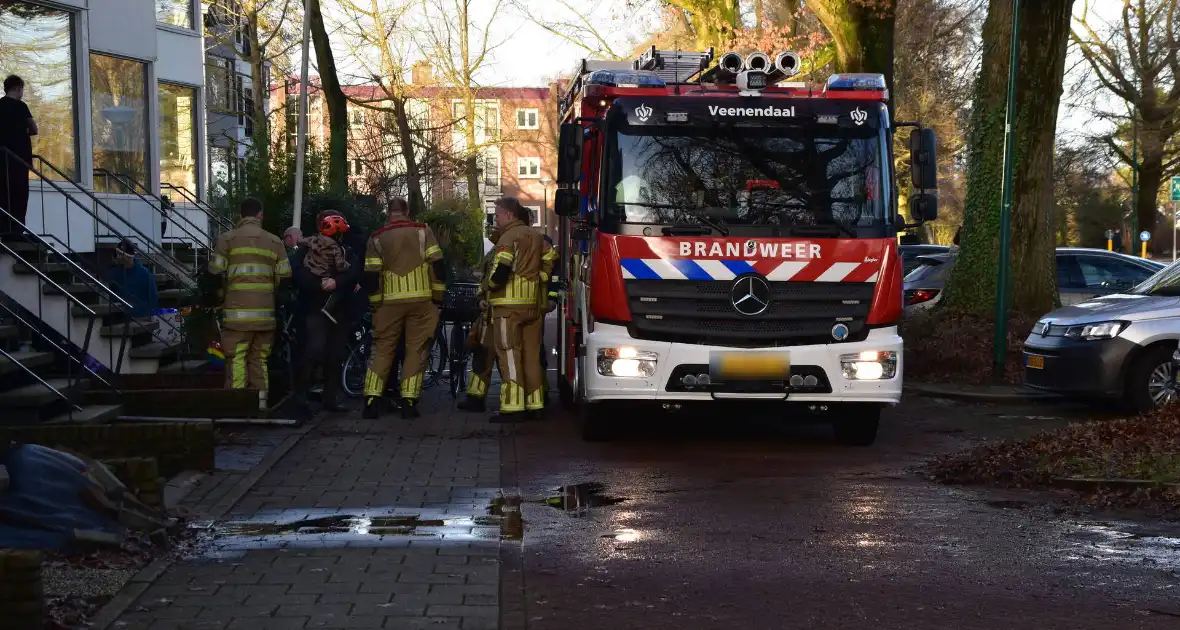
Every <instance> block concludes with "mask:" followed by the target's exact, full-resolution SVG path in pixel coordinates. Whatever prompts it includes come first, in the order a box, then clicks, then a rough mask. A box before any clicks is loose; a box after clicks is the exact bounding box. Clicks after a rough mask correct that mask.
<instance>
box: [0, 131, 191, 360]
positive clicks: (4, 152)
mask: <svg viewBox="0 0 1180 630" xmlns="http://www.w3.org/2000/svg"><path fill="white" fill-rule="evenodd" d="M0 156H3V157H4V158H5V159H6V160H16V161H17V162H18V163H19V164H22V165H24V166H25V168H27V169H28V170H29V172H31V173H33V174H34V175H36V176H37V177H38V178H39V180H40V181H41V183H42V184H46V185H48V186H49V187H50V188H52V189H53V190H55V191H57V192H58V193H60V194H61V196H62V197H63V198H64V199H65V200H66V201H67V202H68V203H71V204H73V205H75V206H77V207H78V208H81V209H82V211H83V212H85V213H86V214H87V215H89V216H90V217H91V218H92V219H94V221H95V223H96V224H98V225H101V226H102V227H104V228H106V229H107V231H108V232H110V233H111V235H112V236H113V237H115V238H120V239H121V238H124V235H123V234H121V233H120V232H119V231H118V230H116V229H115V228H114V227H113V226H112V225H111V224H110V223H109V222H107V221H105V220H104V219H103V218H102V217H100V216H99V214H98V212H96V211H94V210H92V209H90V208H88V207H87V206H86V204H84V203H82V202H81V201H79V200H78V199H76V198H75V197H74V196H73V195H72V194H71V193H70V192H69V191H67V190H66V189H65V188H64V187H62V186H61V185H60V184H59V183H58V182H56V181H54V180H52V179H49V178H47V177H46V176H45V174H44V173H43V172H42V171H40V170H39V169H36V168H34V167H33V166H32V165H31V164H29V163H28V162H26V161H24V160H23V159H21V158H20V156H17V155H16V154H15V153H13V152H12V151H11V150H10V149H8V148H7V147H2V146H0ZM33 158H34V160H36V161H38V162H39V163H40V164H43V165H45V166H47V167H48V168H49V170H51V171H52V172H54V173H55V174H57V175H58V176H59V177H61V178H62V179H63V180H64V181H69V182H71V183H72V184H73V185H74V186H73V187H75V188H76V190H77V192H79V193H81V194H82V195H84V196H86V197H88V198H89V199H90V200H91V201H92V202H93V203H94V204H95V205H96V206H97V207H101V208H102V209H104V210H105V211H106V213H107V216H113V217H115V218H116V219H118V220H119V221H120V222H121V223H123V224H124V225H125V226H127V228H129V229H130V230H131V231H132V232H133V233H134V234H136V235H137V236H139V237H140V239H142V241H143V246H144V248H145V249H146V250H147V252H148V256H149V257H156V258H153V262H155V263H156V265H155V266H156V267H157V269H156V270H157V271H162V272H163V274H164V275H165V276H167V277H168V278H169V279H171V280H172V281H173V282H175V283H176V285H177V286H178V287H180V288H182V289H186V290H188V289H192V288H194V287H195V286H196V279H195V278H196V276H197V274H199V273H200V270H199V269H196V270H194V273H193V276H191V277H190V276H187V275H181V274H178V273H177V272H176V270H177V269H183V268H184V264H183V263H181V262H180V261H179V260H177V259H176V257H175V256H173V255H171V254H169V253H168V252H167V251H165V250H164V249H163V247H162V246H160V245H157V244H156V243H155V242H154V241H152V240H151V238H150V237H148V236H147V235H146V234H144V233H143V232H142V231H141V230H139V229H138V228H136V227H135V226H134V225H131V223H130V222H128V221H127V220H126V219H124V218H123V217H122V216H120V215H119V214H118V213H116V212H115V211H114V210H113V209H112V208H111V207H110V206H108V205H107V204H106V203H104V202H103V201H102V200H101V199H99V198H98V197H96V196H95V195H94V193H92V192H90V191H89V190H86V189H85V188H83V187H82V186H81V185H80V184H78V182H75V181H73V180H71V179H70V178H69V176H68V175H66V174H65V173H64V172H63V171H62V170H61V169H59V168H58V167H56V166H54V165H53V164H52V163H51V162H49V161H47V160H45V159H44V158H43V157H41V156H39V155H34V156H33ZM157 211H159V210H158V209H157ZM5 214H7V213H5ZM8 216H9V217H11V215H8ZM44 216H45V211H44V197H42V230H43V231H44ZM65 219H66V235H67V238H69V234H70V212H69V209H68V208H67V210H66V212H65ZM13 220H15V218H13ZM25 228H26V229H27V230H28V232H29V233H32V232H33V230H32V229H31V228H30V226H28V224H27V223H26V224H25ZM34 236H35V237H36V238H37V240H38V241H40V242H41V243H43V244H46V245H48V246H49V250H50V251H53V252H54V253H56V254H58V255H59V257H60V258H61V259H62V260H63V261H66V263H67V264H68V265H71V266H72V267H73V268H75V269H78V270H81V271H83V272H84V273H85V277H86V278H87V279H89V280H91V281H92V282H93V285H92V286H93V288H95V290H96V291H98V292H99V293H100V295H102V294H106V295H109V296H110V295H113V296H114V297H115V298H117V301H112V304H113V305H115V306H117V307H119V309H120V310H121V311H123V313H124V315H125V316H126V321H125V327H124V336H123V340H122V344H121V345H120V350H119V357H118V360H117V362H116V368H115V370H114V371H115V372H116V373H118V372H119V369H120V368H121V367H122V363H123V357H124V354H125V349H126V348H125V345H126V342H127V332H128V331H129V327H130V325H131V324H134V325H135V326H136V328H137V329H138V330H139V331H140V332H147V333H149V334H150V335H151V336H152V338H153V339H154V340H156V341H159V342H161V343H162V344H164V345H165V346H166V347H168V348H169V349H178V350H180V351H181V353H182V354H183V352H182V351H183V347H178V346H177V344H174V343H172V342H171V341H169V340H168V338H166V337H165V336H163V335H162V334H161V333H159V332H158V331H157V330H155V329H150V330H149V329H148V328H147V326H145V325H144V324H143V323H142V322H140V321H139V320H138V318H136V317H135V316H134V308H133V307H132V306H131V304H130V303H128V302H127V301H126V300H123V299H122V297H120V296H118V294H117V293H115V292H114V291H113V290H112V289H111V288H110V287H108V286H107V285H106V284H105V283H103V282H101V281H99V280H98V279H97V278H96V277H95V274H94V273H90V272H88V271H86V270H85V269H82V267H81V266H80V264H79V263H78V261H77V260H76V259H77V258H79V257H78V255H77V252H75V251H74V250H73V248H71V247H70V245H69V243H68V242H65V241H62V240H61V239H60V238H58V237H57V236H55V235H52V234H44V233H42V234H34ZM47 238H48V239H52V240H54V241H56V242H57V243H58V244H60V247H54V246H52V245H49V243H48V242H47V241H46V240H45V239H47ZM60 250H64V251H60ZM153 250H154V251H153ZM63 291H64V289H63ZM159 321H160V322H161V323H163V324H164V325H165V326H166V327H167V329H169V330H171V331H172V332H178V331H180V328H179V327H177V326H176V325H175V324H174V323H173V322H171V321H170V320H166V319H160V320H159ZM178 336H179V337H181V338H183V335H178ZM184 365H185V363H184V361H181V366H182V368H183V367H184Z"/></svg>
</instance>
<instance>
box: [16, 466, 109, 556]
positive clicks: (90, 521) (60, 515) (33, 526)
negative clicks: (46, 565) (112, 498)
mask: <svg viewBox="0 0 1180 630" xmlns="http://www.w3.org/2000/svg"><path fill="white" fill-rule="evenodd" d="M0 465H3V466H5V467H6V468H7V469H8V477H9V486H8V489H7V490H0V548H11V549H56V550H63V551H65V550H69V549H70V548H71V546H72V544H73V543H72V540H73V539H72V534H73V531H74V530H75V529H81V530H101V531H105V532H109V533H112V534H114V533H119V532H120V531H121V529H122V528H121V527H120V526H119V524H118V523H117V522H116V521H115V520H114V519H113V518H109V517H107V516H106V515H104V514H102V513H100V512H99V511H97V510H95V509H94V508H92V507H90V506H89V505H87V504H86V502H85V500H84V498H83V497H84V495H85V494H86V493H87V492H88V491H90V490H96V491H97V492H98V493H100V494H101V493H102V492H103V489H102V487H101V486H100V485H99V484H98V483H96V482H95V481H94V480H93V479H91V478H90V476H89V475H88V474H87V467H86V464H85V463H84V462H83V461H82V460H80V459H78V458H77V457H74V456H73V455H70V454H68V453H63V452H61V451H57V450H54V449H51V448H46V447H44V446H37V445H35V444H24V445H21V446H17V447H15V448H11V449H4V450H0Z"/></svg>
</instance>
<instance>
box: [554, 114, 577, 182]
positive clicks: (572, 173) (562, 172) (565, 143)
mask: <svg viewBox="0 0 1180 630" xmlns="http://www.w3.org/2000/svg"><path fill="white" fill-rule="evenodd" d="M582 133H583V132H582V125H580V124H578V123H564V124H562V125H561V133H560V136H559V138H558V146H557V183H558V184H565V185H568V186H573V185H575V184H577V183H578V177H579V176H580V175H581V172H582Z"/></svg>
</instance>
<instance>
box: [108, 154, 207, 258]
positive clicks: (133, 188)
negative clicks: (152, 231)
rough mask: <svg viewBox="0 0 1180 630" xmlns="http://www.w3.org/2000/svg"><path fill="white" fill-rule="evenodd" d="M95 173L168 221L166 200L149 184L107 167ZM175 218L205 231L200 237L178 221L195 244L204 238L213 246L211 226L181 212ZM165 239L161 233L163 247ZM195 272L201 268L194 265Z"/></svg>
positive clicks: (200, 231) (195, 228)
mask: <svg viewBox="0 0 1180 630" xmlns="http://www.w3.org/2000/svg"><path fill="white" fill-rule="evenodd" d="M94 174H95V175H98V176H100V177H104V178H106V179H113V180H115V181H116V182H117V183H118V184H119V185H120V186H122V187H123V189H124V190H126V191H127V192H128V193H129V194H132V195H135V196H136V197H138V198H139V200H140V201H142V202H144V203H146V204H147V205H148V207H149V208H151V209H153V210H155V211H156V212H159V213H160V217H161V219H162V220H164V221H165V222H167V220H168V218H169V217H168V212H167V211H165V210H164V200H163V199H160V198H159V197H157V196H156V195H155V194H153V193H152V191H150V190H148V188H147V186H144V185H143V184H142V183H140V182H139V181H136V180H135V179H134V178H133V177H130V176H128V175H124V174H122V173H115V172H113V171H109V170H107V169H105V168H95V169H94ZM145 193H146V194H145ZM149 195H150V197H151V198H150V199H149V198H148V196H149ZM153 199H154V200H155V201H154V202H153V201H152V200H153ZM156 204H158V205H156ZM173 218H176V219H182V220H183V221H184V222H185V223H187V224H188V225H189V226H190V227H192V228H193V229H194V230H196V231H197V233H199V234H200V233H203V234H202V236H201V237H198V236H197V235H196V234H193V233H192V232H190V231H189V230H187V229H186V228H185V227H184V226H183V225H181V224H180V223H179V222H177V224H176V225H177V227H179V228H180V229H181V231H182V232H184V234H185V235H186V236H188V237H189V238H190V239H192V242H193V243H194V244H197V243H200V242H202V240H205V241H207V242H208V243H209V245H208V247H209V248H212V245H213V242H212V239H213V236H212V235H211V234H210V233H209V226H205V229H204V230H202V229H201V228H200V227H198V226H197V225H196V224H195V223H193V222H192V221H189V220H188V217H185V216H184V215H183V214H180V213H174V216H173ZM163 240H164V235H163V234H160V241H161V242H160V246H161V247H163V245H164V243H163ZM195 264H196V263H195V261H194V265H195ZM193 272H194V273H199V272H200V269H197V268H195V267H194V269H193Z"/></svg>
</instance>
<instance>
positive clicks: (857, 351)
mask: <svg viewBox="0 0 1180 630" xmlns="http://www.w3.org/2000/svg"><path fill="white" fill-rule="evenodd" d="M725 353H731V354H730V355H729V356H733V354H732V353H740V354H739V355H738V356H739V358H742V359H746V360H751V361H752V362H753V363H754V364H772V365H773V364H776V362H777V363H778V364H780V365H781V364H783V363H788V362H789V368H788V372H787V373H785V374H783V375H782V376H780V377H770V378H767V379H766V380H746V379H742V380H735V379H724V378H721V375H720V374H717V373H716V372H718V371H719V370H718V368H717V367H715V366H717V365H718V363H717V360H718V357H719V356H721V355H723V354H725ZM763 353H765V354H764V355H763ZM784 354H785V357H784ZM759 355H763V356H759ZM784 358H785V359H786V361H783V359H784ZM583 366H584V367H583V369H582V371H581V372H582V374H583V375H584V379H585V388H586V389H585V397H586V400H587V401H590V402H596V401H604V400H658V401H709V400H774V399H782V400H789V401H791V402H815V403H825V404H830V403H885V404H890V403H896V402H898V401H900V400H901V390H902V339H901V337H900V336H898V334H897V328H896V327H893V326H891V327H887V328H876V329H873V330H871V331H870V332H869V335H868V337H867V338H866V339H865V340H864V341H861V342H850V343H839V344H837V343H833V344H822V345H811V346H790V347H785V348H730V347H722V346H703V345H690V344H681V343H669V342H660V341H645V340H641V339H634V338H632V337H631V335H630V334H628V332H627V329H626V328H625V327H622V326H613V325H602V324H597V325H595V327H594V332H592V333H590V334H589V335H588V336H587V338H586V354H585V360H584V363H583Z"/></svg>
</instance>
